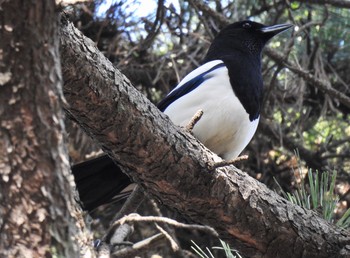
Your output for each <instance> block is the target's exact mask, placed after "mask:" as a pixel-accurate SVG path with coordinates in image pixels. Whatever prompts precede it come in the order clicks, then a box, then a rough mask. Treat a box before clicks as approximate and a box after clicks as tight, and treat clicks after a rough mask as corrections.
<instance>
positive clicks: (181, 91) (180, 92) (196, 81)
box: [157, 63, 225, 112]
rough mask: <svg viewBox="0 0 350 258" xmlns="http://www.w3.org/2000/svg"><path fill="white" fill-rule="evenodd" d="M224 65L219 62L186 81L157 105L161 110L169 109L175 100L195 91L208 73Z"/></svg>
mask: <svg viewBox="0 0 350 258" xmlns="http://www.w3.org/2000/svg"><path fill="white" fill-rule="evenodd" d="M223 66H225V64H224V63H220V64H217V65H215V66H213V67H212V68H210V69H209V70H207V71H205V72H203V73H201V74H199V75H197V76H196V77H194V78H192V79H191V80H189V81H187V82H185V83H184V84H183V85H181V86H179V87H178V88H175V90H173V91H172V92H170V93H169V94H168V95H167V96H166V97H165V98H164V99H163V100H162V101H161V102H159V104H158V105H157V107H158V108H159V110H160V111H162V112H164V110H165V109H167V107H168V106H170V105H171V104H172V103H173V102H175V101H176V100H177V99H179V98H181V97H182V96H184V95H186V94H187V93H189V92H191V91H193V90H194V89H195V88H197V87H198V86H199V85H201V84H202V83H203V82H204V81H205V80H206V79H208V78H209V77H208V76H207V75H208V74H209V73H210V72H212V71H214V70H215V69H218V68H220V67H223Z"/></svg>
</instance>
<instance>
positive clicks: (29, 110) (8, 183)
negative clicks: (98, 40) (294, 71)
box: [0, 0, 88, 257]
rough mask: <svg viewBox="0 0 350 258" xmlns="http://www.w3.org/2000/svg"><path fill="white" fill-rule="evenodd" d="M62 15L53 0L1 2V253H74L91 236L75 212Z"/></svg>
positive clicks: (69, 254) (64, 255)
mask: <svg viewBox="0 0 350 258" xmlns="http://www.w3.org/2000/svg"><path fill="white" fill-rule="evenodd" d="M57 17H58V13H57V12H56V11H55V1H54V0H49V1H48V0H37V1H20V0H11V1H5V2H2V3H1V4H0V38H1V40H0V117H1V120H0V139H1V144H0V257H51V256H52V255H53V254H56V255H59V256H60V257H77V256H78V255H79V248H78V245H77V244H78V240H83V241H88V237H87V236H85V235H84V234H82V231H81V230H82V226H83V224H79V223H77V220H76V218H74V216H77V215H79V213H78V211H77V210H76V208H75V201H74V199H73V195H72V180H71V175H70V173H69V162H68V155H67V150H66V148H65V145H64V123H63V112H62V107H61V106H62V105H61V102H62V96H63V94H62V77H61V67H60V63H59V62H60V58H59V37H58V18H57ZM80 222H81V223H83V222H82V220H81V219H80ZM73 239H74V241H73Z"/></svg>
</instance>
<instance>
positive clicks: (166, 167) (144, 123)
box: [61, 22, 350, 257]
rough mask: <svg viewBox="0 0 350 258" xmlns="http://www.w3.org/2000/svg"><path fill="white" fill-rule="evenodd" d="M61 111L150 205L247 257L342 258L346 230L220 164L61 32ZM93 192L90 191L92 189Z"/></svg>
mask: <svg viewBox="0 0 350 258" xmlns="http://www.w3.org/2000/svg"><path fill="white" fill-rule="evenodd" d="M61 57H62V70H63V76H64V93H65V97H66V99H67V102H68V103H69V105H68V104H67V106H66V109H67V112H68V113H69V115H70V116H71V117H72V118H73V119H75V120H76V121H78V123H79V124H80V125H81V126H82V127H83V128H84V130H85V131H86V132H87V133H88V134H89V135H90V136H91V137H93V138H94V139H95V140H96V141H97V142H99V144H101V146H102V148H103V149H104V151H105V152H107V153H108V154H109V155H111V156H112V157H113V158H114V159H115V160H117V161H118V164H120V165H121V168H122V169H123V171H125V172H126V173H127V174H128V175H130V176H131V177H132V178H133V179H134V180H135V182H137V183H139V184H141V185H142V186H143V188H144V189H145V190H146V191H147V192H148V193H149V194H150V195H151V196H153V197H155V198H156V199H157V200H160V201H161V202H162V203H164V204H165V205H167V206H168V207H171V208H172V209H176V210H177V211H179V212H180V213H181V214H183V215H185V216H187V217H189V218H191V219H192V220H193V221H195V222H196V223H201V224H204V225H208V226H211V227H213V228H214V229H215V230H216V231H217V232H218V233H219V235H220V237H221V238H222V239H223V240H226V241H228V242H230V243H231V244H233V246H234V247H235V248H237V249H238V250H240V251H241V252H242V253H245V254H246V255H247V256H248V257H285V254H286V253H288V255H289V257H345V256H346V255H350V252H349V250H348V249H347V245H348V244H349V242H350V237H349V235H348V233H347V232H345V231H342V230H340V229H338V228H336V227H335V226H333V225H330V224H329V223H327V222H326V221H324V220H323V219H321V218H319V217H318V216H317V214H316V213H314V212H311V211H307V210H304V209H302V208H300V207H298V206H296V205H293V204H291V203H289V202H288V201H286V200H285V199H283V198H282V197H280V196H279V195H277V194H276V193H275V192H273V191H271V190H269V189H268V188H267V187H266V186H265V185H263V184H262V183H259V182H258V181H256V180H255V179H253V178H251V177H249V176H248V175H247V174H246V173H244V172H242V171H240V170H239V169H237V168H235V167H234V166H228V167H222V168H218V169H216V170H214V171H210V170H209V168H208V164H210V163H211V162H213V161H218V160H220V159H219V158H218V157H217V156H216V155H215V154H213V153H212V152H210V151H209V150H208V149H206V148H205V147H204V146H203V145H202V144H201V143H200V142H199V141H198V140H196V139H195V138H194V137H193V136H191V135H190V134H189V133H186V132H185V131H184V130H181V129H180V128H179V127H176V126H174V125H173V124H172V122H171V121H170V120H169V118H168V117H166V116H165V115H164V114H162V113H160V112H159V110H158V109H157V108H156V107H155V106H154V105H152V104H151V103H150V102H149V101H148V100H147V99H146V98H145V97H144V96H143V95H142V94H141V93H139V92H138V91H137V90H136V89H135V88H134V87H132V85H131V83H130V82H129V80H128V79H127V78H126V77H125V76H124V75H122V74H121V73H120V72H119V71H118V70H117V69H115V68H114V67H113V65H112V64H111V63H110V62H109V61H108V60H107V59H106V58H105V57H104V56H103V55H102V53H100V52H99V51H98V50H97V49H96V48H95V46H94V44H93V42H92V41H91V40H89V39H87V38H85V37H84V36H83V35H82V34H81V33H80V32H79V31H78V30H76V29H75V28H74V27H73V26H72V25H71V24H67V22H63V23H62V26H61ZM92 190H93V189H92Z"/></svg>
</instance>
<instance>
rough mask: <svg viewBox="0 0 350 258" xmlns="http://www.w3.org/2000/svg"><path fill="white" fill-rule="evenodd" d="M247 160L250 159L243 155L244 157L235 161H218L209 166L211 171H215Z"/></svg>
mask: <svg viewBox="0 0 350 258" xmlns="http://www.w3.org/2000/svg"><path fill="white" fill-rule="evenodd" d="M247 159H248V155H242V156H239V157H237V158H235V159H231V160H222V161H218V162H213V163H211V164H209V170H214V169H217V168H221V167H226V166H229V165H233V164H236V163H237V162H240V161H242V160H247Z"/></svg>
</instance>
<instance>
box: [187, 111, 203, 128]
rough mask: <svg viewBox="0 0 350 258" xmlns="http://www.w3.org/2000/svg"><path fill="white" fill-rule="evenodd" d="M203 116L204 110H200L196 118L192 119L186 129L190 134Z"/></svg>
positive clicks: (195, 115)
mask: <svg viewBox="0 0 350 258" xmlns="http://www.w3.org/2000/svg"><path fill="white" fill-rule="evenodd" d="M202 116H203V110H202V109H200V110H198V111H197V112H196V114H194V116H193V117H192V118H191V120H190V122H188V124H187V125H186V127H185V130H186V131H187V132H189V133H192V131H193V128H194V126H195V125H196V124H197V123H198V121H199V120H200V119H201V118H202Z"/></svg>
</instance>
